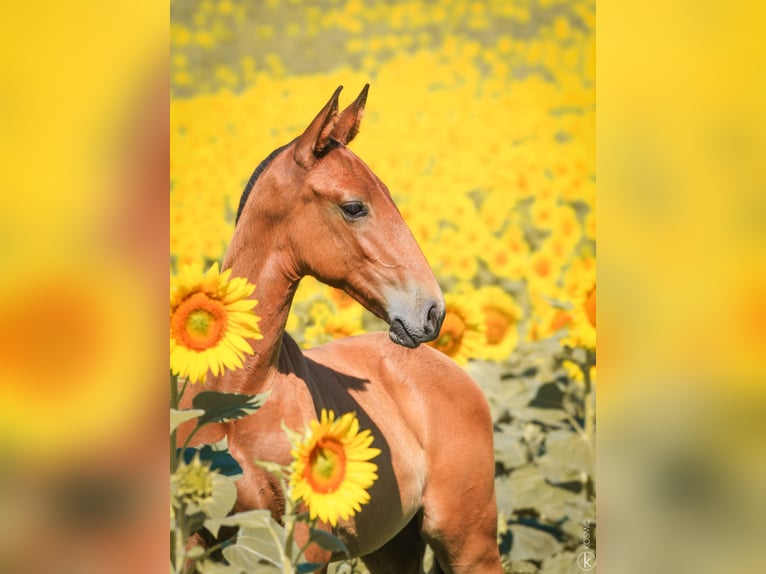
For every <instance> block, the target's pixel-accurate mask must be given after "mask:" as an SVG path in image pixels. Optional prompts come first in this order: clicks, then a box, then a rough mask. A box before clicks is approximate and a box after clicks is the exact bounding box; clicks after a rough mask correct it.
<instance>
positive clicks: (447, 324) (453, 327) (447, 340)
mask: <svg viewBox="0 0 766 574" xmlns="http://www.w3.org/2000/svg"><path fill="white" fill-rule="evenodd" d="M464 334H465V323H464V322H463V319H461V318H460V317H459V316H458V315H457V314H455V313H450V312H448V313H447V315H446V316H445V317H444V322H443V323H442V330H441V334H440V335H439V338H438V339H437V340H436V342H435V343H434V347H435V348H436V349H438V350H439V351H441V352H442V353H444V354H445V355H448V356H450V357H454V356H455V355H457V352H458V351H459V350H460V344H461V343H462V342H463V335H464Z"/></svg>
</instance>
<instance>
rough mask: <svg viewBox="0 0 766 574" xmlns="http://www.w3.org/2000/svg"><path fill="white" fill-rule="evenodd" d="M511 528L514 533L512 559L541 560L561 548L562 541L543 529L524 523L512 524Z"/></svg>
mask: <svg viewBox="0 0 766 574" xmlns="http://www.w3.org/2000/svg"><path fill="white" fill-rule="evenodd" d="M509 530H510V531H511V532H512V533H513V543H512V546H511V552H510V557H511V560H540V559H541V558H545V557H548V556H551V555H552V554H555V553H556V552H559V551H560V550H561V543H560V542H559V541H558V540H556V539H555V538H554V537H553V536H551V535H550V534H548V533H547V532H544V531H543V530H539V529H537V528H532V527H530V526H524V525H523V524H511V525H510V527H509Z"/></svg>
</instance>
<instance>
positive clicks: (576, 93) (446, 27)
mask: <svg viewBox="0 0 766 574" xmlns="http://www.w3.org/2000/svg"><path fill="white" fill-rule="evenodd" d="M595 20H596V13H595V1H594V0H568V1H565V0H508V1H503V0H486V1H480V0H475V1H471V2H451V1H448V0H431V1H415V0H402V1H391V2H376V1H374V0H321V1H313V2H300V1H297V0H295V1H293V0H266V1H264V2H256V1H252V2H247V1H242V0H173V1H172V2H171V29H170V31H171V62H170V75H171V94H172V97H171V124H170V133H171V165H170V167H171V194H170V202H171V237H170V242H171V243H170V245H171V253H170V256H171V271H172V272H173V273H175V272H177V271H178V270H179V269H180V268H181V266H182V265H185V264H197V265H202V266H204V267H206V268H207V267H209V266H210V265H211V264H212V263H213V262H220V261H221V260H222V258H223V254H224V251H225V249H226V246H227V244H228V241H229V239H230V237H231V234H232V232H233V228H234V218H235V215H236V212H237V206H238V204H239V200H240V195H241V193H242V190H243V188H244V187H245V184H246V183H247V180H248V179H249V177H250V175H251V173H252V171H253V169H254V168H255V167H256V166H257V165H258V164H259V163H260V161H261V160H262V159H264V158H265V157H266V156H267V155H268V154H269V153H270V152H271V151H272V150H274V149H276V148H278V147H280V146H281V145H283V144H285V143H287V142H289V141H290V140H292V139H293V138H294V137H295V136H297V135H298V134H300V133H301V132H302V130H303V129H304V128H305V126H306V125H308V122H309V121H310V120H311V119H312V118H313V117H314V115H315V114H316V112H317V110H318V109H319V108H320V107H321V106H322V105H323V104H324V103H325V102H326V101H327V98H328V97H329V95H330V94H331V93H332V92H333V90H334V89H335V88H336V87H337V86H338V85H344V86H346V90H345V91H344V95H343V96H342V101H341V106H345V103H346V101H347V99H348V98H350V97H352V95H355V94H356V93H358V91H359V90H360V89H361V87H362V86H363V85H364V84H365V83H368V82H369V83H370V85H371V87H370V96H369V100H368V102H367V108H366V113H365V118H364V122H363V124H362V126H361V132H360V135H359V136H358V137H357V138H356V140H355V141H354V142H353V144H352V145H351V148H352V150H353V151H354V152H355V153H356V154H357V155H358V156H359V157H360V158H362V159H363V160H364V161H365V162H366V163H367V164H368V165H369V166H370V168H371V169H372V170H373V171H374V172H375V173H376V174H377V175H378V176H379V177H380V178H381V179H382V180H383V182H384V183H385V184H386V185H387V186H388V188H389V189H390V191H391V194H392V196H393V198H394V200H395V202H396V203H397V206H398V207H399V209H400V211H401V213H402V215H403V216H404V218H405V220H406V222H407V223H408V225H409V227H410V229H411V230H412V232H413V234H414V236H415V238H416V239H417V241H418V243H419V245H420V246H421V248H422V249H423V251H424V253H425V254H426V257H427V259H428V261H429V263H430V264H431V266H432V268H433V270H434V273H435V274H436V277H437V279H438V280H439V283H440V285H441V287H442V291H443V292H444V295H445V299H446V304H447V315H446V317H445V321H444V324H443V326H442V331H441V333H440V334H439V336H438V338H437V339H436V340H435V341H433V342H432V343H430V344H431V345H433V346H434V347H435V348H436V349H438V350H440V351H442V352H444V353H446V354H447V355H449V356H450V357H452V358H453V359H454V360H455V361H456V362H457V363H458V364H460V365H462V366H463V367H464V368H465V369H466V370H467V371H468V372H469V374H470V375H471V376H472V377H473V378H474V380H476V381H477V383H478V384H479V385H480V386H481V388H482V389H483V390H484V392H485V394H486V396H487V399H488V401H489V403H490V408H491V411H492V415H493V419H494V423H495V427H494V428H495V467H496V487H497V499H498V510H499V535H498V544H499V546H500V550H501V553H502V556H503V558H504V563H505V566H506V571H507V572H517V573H525V574H527V573H529V574H531V573H536V572H540V573H545V574H555V573H569V572H577V571H579V570H578V568H577V559H578V556H579V555H580V554H581V553H582V552H584V551H585V550H589V551H592V552H594V553H595V540H596V536H595V530H594V527H595V519H596V514H595V494H594V492H595V475H594V444H595V386H596V328H595V327H596V267H595V256H596V217H595ZM349 94H352V95H349ZM287 330H288V332H289V333H290V335H291V336H293V338H295V340H296V341H297V342H298V343H299V344H300V345H301V346H303V347H313V346H316V345H320V344H322V343H325V342H327V341H330V340H333V339H335V338H338V337H347V336H351V335H355V334H359V333H363V332H366V331H375V330H387V326H386V325H385V324H383V323H382V322H381V321H380V320H379V319H377V318H375V317H373V316H372V315H371V314H370V313H369V312H367V311H365V310H364V309H363V308H362V307H361V306H359V305H358V304H357V303H355V302H353V301H352V300H351V299H350V298H349V297H348V296H346V295H345V294H344V293H342V292H339V291H336V290H334V289H332V288H330V287H328V286H325V285H323V284H320V283H318V282H317V281H315V280H312V279H310V278H306V279H304V280H303V281H302V282H301V285H300V288H299V290H298V293H297V294H296V297H295V299H294V302H293V308H292V312H291V315H290V319H289V321H288V325H287ZM333 568H335V570H337V572H351V571H363V570H361V569H362V568H363V566H362V565H361V563H359V562H349V563H343V564H340V565H337V566H334V567H333ZM331 571H334V570H331Z"/></svg>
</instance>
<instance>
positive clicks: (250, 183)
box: [234, 140, 295, 225]
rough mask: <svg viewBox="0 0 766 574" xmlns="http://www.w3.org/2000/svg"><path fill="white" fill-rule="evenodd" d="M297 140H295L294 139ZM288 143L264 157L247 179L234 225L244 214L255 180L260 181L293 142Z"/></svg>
mask: <svg viewBox="0 0 766 574" xmlns="http://www.w3.org/2000/svg"><path fill="white" fill-rule="evenodd" d="M293 141H295V140H293ZM293 141H291V142H290V143H286V144H285V145H283V146H282V147H278V148H277V149H275V150H274V151H273V152H271V153H270V154H269V155H268V156H267V157H266V159H264V160H263V161H262V162H261V163H259V164H258V167H256V168H255V171H254V172H253V175H251V176H250V179H249V180H247V185H246V186H245V190H244V191H243V192H242V197H240V199H239V208H238V209H237V218H236V219H235V220H234V225H236V224H237V223H238V222H239V216H240V215H242V210H243V209H244V208H245V204H246V203H247V198H248V197H249V196H250V192H251V191H252V189H253V186H254V185H255V182H256V181H258V178H259V177H260V175H261V174H262V173H263V171H264V170H265V169H266V168H267V167H269V164H270V163H271V162H272V161H274V158H275V157H277V156H278V155H279V154H280V153H282V151H283V150H284V149H285V148H286V147H287V146H289V145H290V144H291V143H293Z"/></svg>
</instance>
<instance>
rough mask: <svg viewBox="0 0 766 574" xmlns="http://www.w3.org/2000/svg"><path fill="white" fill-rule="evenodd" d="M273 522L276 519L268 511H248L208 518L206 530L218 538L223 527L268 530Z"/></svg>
mask: <svg viewBox="0 0 766 574" xmlns="http://www.w3.org/2000/svg"><path fill="white" fill-rule="evenodd" d="M272 522H274V519H273V518H272V517H271V512H270V511H268V510H247V511H245V512H238V513H237V514H232V515H230V516H224V517H218V518H208V519H207V520H206V521H205V528H207V529H208V530H209V531H210V532H211V533H212V534H213V536H218V531H219V530H220V529H221V526H240V527H247V528H268V526H269V525H270V524H271V523H272ZM280 528H281V527H280Z"/></svg>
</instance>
